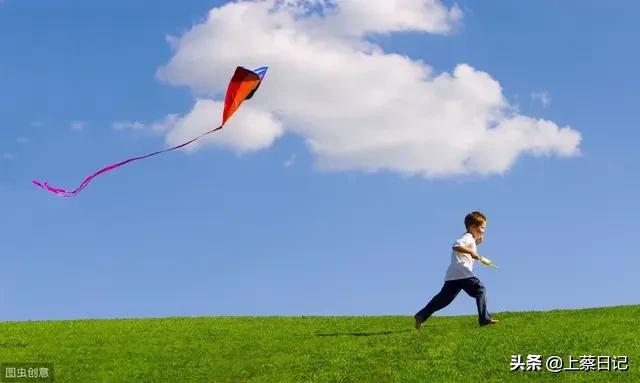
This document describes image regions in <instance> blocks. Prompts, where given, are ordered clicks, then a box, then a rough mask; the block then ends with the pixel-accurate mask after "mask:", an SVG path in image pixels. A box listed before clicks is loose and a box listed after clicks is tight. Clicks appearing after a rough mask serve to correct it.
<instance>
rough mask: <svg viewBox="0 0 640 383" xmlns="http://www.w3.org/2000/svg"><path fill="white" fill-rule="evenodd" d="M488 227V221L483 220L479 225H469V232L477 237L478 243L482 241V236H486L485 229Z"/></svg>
mask: <svg viewBox="0 0 640 383" xmlns="http://www.w3.org/2000/svg"><path fill="white" fill-rule="evenodd" d="M486 228H487V223H486V222H483V223H481V224H480V225H478V226H476V225H471V227H469V232H470V233H471V235H473V238H475V239H476V242H477V243H480V242H481V241H482V238H483V237H484V231H485V229H486Z"/></svg>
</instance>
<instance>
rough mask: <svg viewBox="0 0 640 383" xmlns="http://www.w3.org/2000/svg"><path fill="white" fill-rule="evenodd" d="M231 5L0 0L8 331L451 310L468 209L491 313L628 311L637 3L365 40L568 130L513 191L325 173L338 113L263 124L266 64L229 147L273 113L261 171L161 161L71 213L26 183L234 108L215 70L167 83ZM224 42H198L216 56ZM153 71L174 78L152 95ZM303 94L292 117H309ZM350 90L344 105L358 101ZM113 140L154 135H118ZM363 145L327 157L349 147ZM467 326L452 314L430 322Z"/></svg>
mask: <svg viewBox="0 0 640 383" xmlns="http://www.w3.org/2000/svg"><path fill="white" fill-rule="evenodd" d="M222 3H223V2H219V1H182V2H179V4H178V3H177V2H168V1H162V2H154V4H153V5H150V3H142V2H127V1H115V2H110V3H109V4H99V3H87V2H83V1H59V2H39V1H31V0H21V1H16V0H5V1H3V2H1V3H0V52H2V54H1V55H0V115H1V116H2V121H1V122H0V201H1V202H0V233H1V234H0V256H1V257H2V266H3V267H2V270H3V274H2V278H0V320H28V319H69V318H97V317H100V318H114V317H159V316H162V317H164V316H192V315H361V314H365V315H381V314H401V315H412V314H413V313H415V312H416V311H417V310H418V309H420V308H421V307H422V306H423V305H424V304H425V303H426V302H427V301H428V300H429V299H430V298H431V297H432V296H433V294H435V293H436V292H437V291H438V290H439V289H440V287H441V285H442V282H443V276H444V272H445V270H446V267H447V265H448V262H449V257H450V246H451V243H452V242H453V241H454V240H455V239H456V237H457V236H458V235H459V234H461V233H462V232H463V231H464V226H463V218H464V216H465V214H466V213H468V212H469V211H471V210H480V211H482V212H484V213H485V214H486V215H487V216H488V217H489V225H488V228H487V233H486V238H485V243H483V244H482V245H481V246H480V247H479V251H480V253H481V254H483V255H485V256H487V257H490V258H492V259H493V260H494V261H495V262H496V263H497V264H498V265H500V266H501V270H500V271H497V272H496V271H494V270H491V269H486V268H482V267H481V266H478V265H476V274H477V275H478V276H479V277H480V278H481V279H482V280H483V281H484V282H485V285H486V286H487V289H488V303H489V309H490V310H491V311H505V310H508V311H516V310H548V309H559V308H577V307H595V306H609V305H619V304H637V303H638V301H637V297H638V296H640V287H639V285H638V283H637V274H638V272H637V270H638V268H639V266H640V261H639V260H638V251H637V250H636V246H635V244H634V242H635V241H634V238H635V237H636V232H637V230H638V229H637V224H638V218H637V216H638V212H640V202H638V199H637V195H638V194H639V192H640V182H639V177H637V175H636V170H635V169H636V168H637V166H638V165H640V155H639V154H638V151H637V148H636V143H637V142H638V138H639V137H638V134H639V133H638V131H637V117H636V115H637V104H638V102H639V101H640V94H639V92H640V90H639V89H640V80H639V78H638V76H636V75H634V73H635V71H636V68H638V67H639V64H640V53H638V50H637V49H634V47H635V45H636V40H637V36H640V26H638V25H637V23H633V20H637V19H638V16H640V5H637V4H635V3H632V2H625V3H615V4H613V3H606V4H605V3H601V2H583V3H581V4H579V5H578V4H575V3H573V2H554V1H541V2H529V3H527V4H522V3H518V4H515V3H513V4H512V3H511V2H481V1H460V2H458V3H457V6H458V9H459V10H460V11H461V13H462V17H461V18H460V19H459V20H457V21H454V22H452V25H453V27H452V28H451V30H450V31H449V32H447V33H446V34H442V33H429V32H427V31H420V30H408V31H393V32H391V33H382V34H371V35H368V36H367V37H366V39H367V41H369V42H371V43H373V44H376V45H377V46H378V47H379V48H380V49H381V50H382V51H383V52H385V53H397V54H398V55H400V56H402V57H404V58H406V59H405V61H403V62H401V64H402V65H404V64H405V63H406V62H416V61H417V60H421V61H422V62H425V63H426V64H428V65H429V66H430V67H431V68H432V71H433V73H434V75H438V74H440V73H451V72H453V71H454V69H455V68H456V66H457V65H459V64H462V63H466V64H468V65H471V66H472V67H473V68H475V70H477V71H482V72H484V73H488V74H489V75H490V76H491V78H492V79H493V80H495V81H496V82H497V83H499V85H500V87H501V92H502V96H504V99H506V100H507V101H508V104H509V108H508V109H509V110H511V111H512V113H517V114H521V115H524V116H529V117H532V118H535V119H544V120H548V121H553V122H554V124H557V126H559V127H565V126H568V127H570V129H572V130H573V131H576V132H579V134H580V137H581V141H580V143H579V154H577V153H576V154H574V155H571V156H559V155H555V154H550V155H531V154H530V153H522V154H520V155H518V156H517V158H516V159H515V160H514V161H513V162H511V163H509V165H508V166H507V168H506V169H504V171H499V170H491V169H490V171H488V172H487V173H486V174H480V173H478V172H474V171H471V172H468V173H464V174H453V175H446V176H429V175H427V176H425V175H424V174H422V173H420V174H410V173H407V172H406V171H405V170H406V169H403V168H401V167H398V166H397V165H390V163H387V162H384V161H385V160H386V158H384V155H380V156H378V157H379V158H382V159H381V160H380V161H382V162H380V164H381V165H380V166H381V169H377V170H378V171H372V169H369V168H367V164H366V163H363V161H364V160H363V158H366V157H363V156H361V155H360V153H355V154H350V155H352V156H351V157H345V158H342V157H340V158H338V157H335V156H334V157H331V154H328V153H333V152H331V150H333V149H335V147H334V146H331V145H333V144H334V143H336V142H338V141H326V142H322V141H319V142H321V143H323V145H324V144H326V145H328V146H327V147H328V149H327V150H329V151H327V152H321V150H320V149H317V148H316V149H314V148H313V147H312V146H310V144H309V142H310V140H312V139H316V138H318V137H325V136H323V135H322V134H323V132H324V131H322V126H319V127H318V126H314V125H313V119H314V118H315V119H316V120H317V118H316V117H314V116H316V115H320V114H331V111H330V110H328V108H325V106H326V104H323V103H322V101H323V100H319V101H318V105H319V106H318V109H317V110H311V111H307V110H304V109H302V107H301V109H300V110H301V111H302V112H300V113H301V114H300V115H299V116H298V115H296V116H293V115H292V114H287V113H288V111H287V109H288V108H297V107H298V105H295V103H294V100H291V101H292V104H291V105H289V104H288V103H280V104H278V105H277V106H274V105H273V103H274V102H276V101H273V100H280V99H279V98H278V89H277V88H278V87H279V86H278V85H279V84H283V85H282V87H284V86H286V84H285V82H283V80H282V79H283V78H284V77H286V76H285V74H286V73H287V71H288V70H289V68H287V67H286V60H282V61H278V62H276V63H275V64H274V63H273V62H264V63H263V64H264V65H270V72H269V73H268V74H267V77H266V78H265V83H264V85H265V86H263V87H261V89H260V91H259V92H258V93H257V94H256V97H255V100H254V99H252V100H251V101H248V102H247V103H245V105H243V107H242V108H241V109H240V110H239V112H238V113H237V115H236V116H234V119H236V118H237V119H238V120H239V122H238V126H231V125H230V126H228V130H231V129H233V128H234V127H237V128H238V131H239V132H248V133H247V134H249V133H251V134H253V133H256V131H250V130H246V129H249V128H246V121H245V122H243V120H242V118H247V117H246V116H247V115H249V116H251V115H252V114H251V113H253V112H255V113H256V116H262V115H263V114H264V115H265V116H268V119H267V122H268V123H272V122H273V121H275V122H273V127H274V128H273V129H275V130H274V133H273V134H274V136H273V137H271V138H273V142H272V141H269V140H267V141H268V142H267V141H264V142H263V141H260V145H261V146H260V148H257V149H255V150H254V149H247V148H246V147H243V146H242V145H243V143H242V142H240V141H233V140H234V139H233V137H232V138H230V141H228V142H227V143H228V145H227V144H225V145H226V146H225V145H218V146H216V143H215V142H210V143H211V145H202V146H201V147H200V148H199V150H196V151H189V152H185V151H183V152H172V153H169V154H166V155H163V156H160V157H155V158H153V159H149V160H146V161H145V162H138V163H135V164H132V165H129V166H128V167H125V168H121V169H119V170H117V171H114V172H112V173H109V174H108V175H105V176H103V177H101V178H98V179H96V180H95V181H94V182H93V183H92V184H91V185H90V186H89V187H88V188H87V189H86V190H85V191H84V192H83V193H82V194H80V195H79V196H78V197H76V198H73V199H61V198H57V197H55V196H53V195H51V194H48V193H46V192H44V191H42V190H40V189H38V188H36V187H34V186H33V185H32V184H31V180H32V179H33V178H37V179H44V180H47V181H49V182H50V183H52V184H53V185H56V186H61V187H66V188H73V187H75V186H77V185H78V184H79V183H80V182H81V181H82V179H83V178H84V177H85V176H86V175H88V174H90V173H91V172H93V171H95V170H96V169H98V168H100V167H102V166H104V165H107V164H110V163H113V162H115V161H118V160H121V159H124V158H127V157H130V156H133V155H139V154H144V153H147V152H150V151H154V150H157V149H159V148H162V147H165V146H166V145H168V144H169V143H172V142H173V140H177V139H179V138H180V137H181V134H178V133H180V131H179V130H178V129H180V128H181V126H168V127H167V126H165V127H164V129H165V130H164V131H162V132H160V133H158V132H154V131H153V129H151V128H150V126H151V125H152V124H153V123H154V122H158V121H163V118H164V117H165V116H167V115H169V114H177V115H179V116H183V117H184V116H190V115H192V114H190V113H193V110H195V107H194V100H195V99H197V98H200V97H203V95H207V94H208V95H211V94H213V93H215V94H217V95H219V94H220V93H221V92H223V91H224V89H223V88H220V87H219V86H218V85H217V84H218V83H219V82H220V81H222V80H221V79H223V78H224V79H228V78H229V77H230V75H231V72H230V71H229V68H228V65H227V66H224V65H223V64H220V65H221V66H220V67H214V66H212V67H210V71H211V72H212V74H211V76H215V79H214V80H212V81H213V84H214V85H212V86H211V87H210V88H207V89H206V90H205V91H202V90H198V89H197V88H198V85H199V84H201V83H198V81H201V80H200V79H194V78H190V77H188V74H189V72H190V71H189V70H188V69H190V68H184V67H180V66H179V63H178V64H176V65H175V66H172V65H173V64H171V63H172V62H174V61H172V60H173V59H175V58H176V57H178V58H179V57H180V56H179V55H180V54H181V52H184V51H185V50H183V49H186V48H185V46H186V43H180V44H178V49H177V50H176V49H175V48H174V49H173V50H172V48H171V43H170V41H173V40H172V39H167V36H174V37H177V38H180V37H181V36H184V35H185V34H187V33H188V31H190V30H191V29H192V27H194V26H197V25H200V24H203V23H205V20H206V18H207V12H208V11H209V10H210V9H212V8H218V7H221V6H222ZM444 6H445V7H449V8H448V9H452V8H451V7H453V5H452V3H449V2H447V3H445V4H444ZM214 21H215V20H214ZM216 37H217V39H212V40H210V41H208V42H207V44H213V45H221V44H222V42H221V39H220V35H216ZM224 37H225V38H228V39H229V40H230V41H235V40H233V39H234V38H235V37H234V36H231V35H228V36H224ZM168 40H169V41H168ZM181 41H187V39H183V40H181ZM212 49H213V48H212ZM245 55H246V56H242V54H240V53H239V54H238V55H236V56H234V55H232V54H231V53H230V57H232V58H231V59H229V60H233V61H235V62H236V63H237V65H248V66H253V65H254V64H255V63H254V62H246V63H244V62H237V61H238V60H239V59H238V57H247V60H248V61H251V60H253V59H254V57H253V56H252V52H248V53H246V52H245ZM256 55H258V54H257V53H256ZM258 57H259V58H261V56H259V55H258ZM265 57H266V56H265ZM261 59H262V58H261ZM291 59H292V61H295V60H294V58H293V57H292V58H291ZM176 60H177V59H176ZM176 62H177V61H176ZM214 62H215V61H214ZM180 65H181V64H180ZM160 68H169V69H168V71H169V72H170V71H173V72H171V73H170V74H169V75H167V76H166V77H162V75H159V74H158V73H159V69H160ZM176 68H177V69H176ZM191 69H193V68H191ZM196 69H197V68H196ZM390 72H394V71H393V70H392V71H390ZM185 73H187V75H185ZM292 73H293V69H292ZM181 76H182V77H181ZM185 76H186V77H185ZM183 78H186V80H182V79H183ZM270 80H272V82H271V84H269V81H270ZM378 80H379V81H380V82H381V83H384V79H382V78H378V79H376V78H373V80H372V81H373V82H376V81H378ZM343 85H344V84H343ZM347 85H348V86H349V84H347ZM333 86H338V85H334V84H327V85H326V87H327V91H332V89H331V87H333ZM375 86H376V85H372V87H373V88H372V89H376V88H375ZM281 89H282V88H281ZM301 89H302V90H301V91H300V92H301V93H300V94H296V95H294V96H292V97H296V98H297V99H300V98H305V97H304V96H305V94H307V93H308V95H309V97H310V98H312V97H316V95H315V94H314V93H315V90H314V89H310V88H304V87H301ZM350 89H351V90H352V92H353V93H352V95H351V96H350V97H351V98H352V99H356V98H358V97H359V96H360V95H359V94H358V93H359V92H361V93H362V94H361V95H362V96H363V97H364V93H365V92H368V91H369V90H365V88H362V87H357V86H355V85H353V86H350ZM382 90H384V88H382ZM409 92H410V90H409ZM319 93H320V92H319ZM534 93H535V94H545V95H546V97H547V103H546V105H545V103H544V102H542V97H535V96H532V94H534ZM270 98H271V99H272V101H271V102H272V104H269V101H268V99H270ZM254 101H255V102H254ZM250 102H253V103H254V104H253V105H246V104H248V103H250ZM354 102H355V101H354ZM385 105H386V104H383V105H382V106H381V107H380V108H381V110H382V111H383V112H384V110H385V109H384V108H385ZM389 107H390V106H389ZM192 108H194V109H192ZM251 108H255V109H251ZM269 108H271V109H269ZM336 108H338V106H336ZM273 110H275V112H273ZM514 111H515V112H514ZM243 112H245V113H243ZM272 112H273V113H272ZM303 112H304V113H303ZM347 112H348V111H347ZM260 113H262V114H260ZM305 113H306V114H305ZM345 113H346V112H345ZM354 113H355V112H354ZM273 116H276V117H278V118H280V119H279V120H277V119H276V117H273ZM294 117H295V118H294ZM348 117H349V115H348V114H347V115H342V116H341V118H342V119H343V120H344V119H347V118H348ZM305 118H307V119H308V120H305ZM321 118H325V117H324V116H323V117H321ZM272 119H273V121H272ZM122 121H140V122H142V124H143V125H145V129H140V130H135V129H124V130H116V129H114V128H113V126H114V123H116V122H122ZM185 121H187V119H186V117H185ZM304 121H308V125H306V124H303V123H301V122H304ZM323 121H324V120H323ZM251 122H252V121H249V125H251V126H252V127H251V129H258V130H259V129H261V125H260V124H258V123H253V124H251ZM356 122H357V120H356ZM211 123H212V124H217V123H218V120H214V121H212V122H211ZM279 124H280V125H282V127H283V128H282V130H281V131H277V127H278V126H280V125H279ZM356 125H357V124H354V127H353V129H349V127H347V128H344V129H343V130H342V131H341V132H343V133H340V132H339V134H344V136H340V137H339V138H340V139H343V138H344V137H355V138H354V139H356V140H358V139H360V137H358V136H357V134H361V133H358V132H362V130H360V131H357V130H356ZM409 125H410V124H409ZM305 126H313V129H315V130H311V128H308V129H309V130H305V129H306V128H305ZM406 126H407V124H405V121H403V123H402V125H401V126H400V124H399V126H396V127H393V129H394V130H392V131H391V133H390V138H389V139H390V140H391V139H392V135H393V134H395V133H393V132H394V131H395V130H400V129H401V128H403V127H406ZM418 128H419V126H418ZM172 129H175V130H172ZM242 129H245V130H242ZM172 132H177V133H175V134H177V135H176V136H171V134H172ZM278 132H279V133H278ZM365 132H366V131H365ZM182 133H188V131H187V132H182ZM258 133H259V132H258ZM243 134H244V133H243ZM350 135H351V136H350ZM243 137H245V136H243ZM246 137H249V136H246ZM251 137H253V136H251ZM241 138H242V137H241ZM271 138H269V139H271ZM215 139H216V137H213V138H212V140H215ZM362 139H363V140H365V141H366V140H367V139H368V138H367V137H365V136H363V137H362ZM339 142H340V143H342V141H339ZM336 145H337V144H336ZM340 148H342V147H340ZM498 149H499V148H498ZM323 161H328V163H330V164H332V165H330V166H328V167H327V166H323V165H322V163H323ZM402 163H404V162H402ZM418 165H420V166H422V165H423V164H418ZM332 166H333V168H332ZM385 166H386V168H385ZM393 166H396V167H395V168H394V167H393ZM416 166H417V165H416ZM424 166H425V168H424V169H425V170H424V171H425V172H428V171H431V170H432V169H433V167H432V166H435V165H434V164H433V163H428V164H426V165H424ZM421 169H422V168H421ZM374 170H375V169H374ZM485 170H486V169H485ZM473 313H475V305H474V303H473V301H472V299H471V298H469V297H467V296H464V295H460V296H459V297H458V298H457V300H456V301H455V302H454V303H453V304H452V305H451V306H449V307H448V308H446V309H445V310H443V311H441V312H440V314H445V315H457V314H473Z"/></svg>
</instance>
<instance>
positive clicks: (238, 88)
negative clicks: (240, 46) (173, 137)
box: [31, 66, 268, 197]
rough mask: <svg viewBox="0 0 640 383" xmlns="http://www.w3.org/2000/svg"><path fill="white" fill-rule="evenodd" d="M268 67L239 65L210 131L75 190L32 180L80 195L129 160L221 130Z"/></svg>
mask: <svg viewBox="0 0 640 383" xmlns="http://www.w3.org/2000/svg"><path fill="white" fill-rule="evenodd" d="M267 69H268V67H266V66H264V67H260V68H258V69H255V70H249V69H246V68H244V67H241V66H239V67H237V68H236V71H235V72H234V74H233V77H232V78H231V81H230V82H229V86H228V87H227V93H226V96H225V101H224V110H223V113H222V122H221V123H220V126H218V127H217V128H213V129H211V130H209V131H206V132H204V133H202V134H201V135H199V136H197V137H195V138H192V139H191V140H189V141H187V142H184V143H182V144H180V145H177V146H174V147H172V148H168V149H163V150H158V151H157V152H153V153H149V154H146V155H144V156H140V157H133V158H129V159H126V160H124V161H120V162H117V163H115V164H111V165H109V166H106V167H104V168H102V169H100V170H98V171H96V172H95V173H93V174H91V175H90V176H88V177H87V178H85V180H84V181H82V183H81V184H80V186H78V187H77V188H75V189H74V190H71V191H67V190H65V189H60V188H56V187H53V186H51V185H49V184H48V183H47V182H42V181H38V180H33V181H31V182H32V183H33V184H34V185H36V186H39V187H41V188H42V189H44V190H47V191H50V192H51V193H53V194H56V195H58V196H60V197H74V196H76V195H78V193H80V192H81V191H82V190H83V189H84V188H85V187H87V185H89V183H90V182H91V181H92V180H93V179H94V178H96V177H97V176H99V175H101V174H104V173H107V172H109V171H111V170H114V169H116V168H119V167H120V166H122V165H126V164H128V163H129V162H133V161H138V160H142V159H145V158H149V157H153V156H156V155H158V154H162V153H166V152H170V151H172V150H176V149H180V148H182V147H185V146H187V145H189V144H190V143H192V142H194V141H197V140H199V139H200V138H202V137H204V136H206V135H208V134H211V133H213V132H216V131H218V130H221V129H222V127H223V126H224V124H225V123H226V122H227V120H228V119H229V118H231V116H232V115H233V114H234V113H235V111H236V110H237V109H238V108H239V107H240V104H242V102H243V101H244V100H248V99H250V98H251V97H253V95H254V93H255V92H256V90H258V88H259V87H260V84H261V83H262V79H263V78H264V75H265V74H266V73H267Z"/></svg>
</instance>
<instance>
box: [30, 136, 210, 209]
mask: <svg viewBox="0 0 640 383" xmlns="http://www.w3.org/2000/svg"><path fill="white" fill-rule="evenodd" d="M220 129H222V125H220V126H218V127H217V128H215V129H211V130H209V131H208V132H205V133H202V134H201V135H199V136H198V137H196V138H193V139H191V140H189V141H187V142H185V143H183V144H180V145H178V146H174V147H173V148H169V149H164V150H159V151H157V152H153V153H150V154H147V155H144V156H141V157H134V158H129V159H128V160H124V161H121V162H118V163H115V164H112V165H109V166H107V167H104V168H102V169H100V170H98V171H97V172H95V173H93V174H92V175H90V176H89V177H87V178H86V179H85V180H84V181H82V183H81V184H80V186H78V187H77V188H76V189H75V190H72V191H67V190H64V189H59V188H56V187H53V186H51V185H49V184H48V183H46V182H40V181H37V180H33V181H31V182H33V183H34V184H35V185H37V186H40V187H41V188H43V189H45V190H48V191H50V192H52V193H54V194H56V195H59V196H60V197H73V196H76V195H77V194H78V193H80V192H81V191H82V189H84V188H85V187H87V185H89V183H90V182H91V181H92V180H93V179H94V178H96V177H97V176H99V175H100V174H103V173H106V172H109V171H111V170H113V169H116V168H119V167H120V166H122V165H125V164H128V163H129V162H133V161H137V160H142V159H144V158H149V157H153V156H155V155H157V154H161V153H165V152H170V151H172V150H176V149H180V148H182V147H184V146H187V145H189V144H190V143H192V142H194V141H196V140H198V139H199V138H202V137H204V136H206V135H207V134H209V133H213V132H215V131H217V130H220Z"/></svg>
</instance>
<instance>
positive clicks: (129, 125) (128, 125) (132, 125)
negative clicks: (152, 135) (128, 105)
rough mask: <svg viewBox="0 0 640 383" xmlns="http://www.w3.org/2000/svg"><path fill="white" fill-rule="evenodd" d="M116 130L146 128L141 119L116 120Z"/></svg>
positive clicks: (114, 125) (114, 126)
mask: <svg viewBox="0 0 640 383" xmlns="http://www.w3.org/2000/svg"><path fill="white" fill-rule="evenodd" d="M111 126H112V128H113V129H114V130H144V129H145V128H146V126H145V124H143V123H142V122H139V121H116V122H114V123H113V124H112V125H111Z"/></svg>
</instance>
